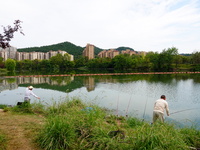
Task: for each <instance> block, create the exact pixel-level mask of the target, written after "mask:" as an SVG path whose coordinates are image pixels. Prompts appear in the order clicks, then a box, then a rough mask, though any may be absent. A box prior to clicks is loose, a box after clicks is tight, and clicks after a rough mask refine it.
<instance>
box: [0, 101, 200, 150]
mask: <svg viewBox="0 0 200 150" xmlns="http://www.w3.org/2000/svg"><path fill="white" fill-rule="evenodd" d="M4 111H5V112H4V113H10V114H19V115H21V116H23V115H26V116H27V115H29V118H32V117H33V118H36V117H34V116H40V118H42V123H41V122H40V124H38V125H34V126H37V128H32V132H31V133H29V134H31V136H32V140H33V141H32V142H33V143H35V144H36V145H37V146H38V149H46V150H52V149H79V150H81V149H82V150H84V149H105V150H106V149H107V150H110V149H119V150H124V149H137V150H140V149H141V150H143V149H148V150H151V149H165V150H171V149H180V150H181V149H182V150H186V149H191V148H199V147H200V131H199V130H197V129H195V128H193V127H188V128H177V127H175V125H174V124H172V123H164V124H163V123H159V122H157V123H155V124H153V125H151V124H150V123H149V122H145V121H143V120H139V119H137V118H133V117H123V116H116V115H113V113H112V111H110V110H107V109H105V108H100V107H98V106H96V105H94V104H85V103H83V102H82V101H81V100H79V99H78V98H74V99H72V100H65V101H62V102H52V104H49V105H47V104H46V105H44V104H42V103H34V104H22V105H19V106H14V107H13V108H9V107H4ZM35 122H37V121H35ZM29 126H33V125H31V124H29ZM29 126H26V128H29ZM34 130H36V131H34ZM0 133H1V132H0ZM1 139H2V140H3V141H4V140H7V143H9V139H6V137H5V135H3V134H0V143H1V141H2V140H1ZM5 143H6V142H5ZM0 146H2V145H1V144H0ZM3 146H5V145H3ZM7 146H8V145H7ZM0 149H1V147H0Z"/></svg>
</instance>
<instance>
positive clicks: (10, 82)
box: [0, 76, 74, 92]
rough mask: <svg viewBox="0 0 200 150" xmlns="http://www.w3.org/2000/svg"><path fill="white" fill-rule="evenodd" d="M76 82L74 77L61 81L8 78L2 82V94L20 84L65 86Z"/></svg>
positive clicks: (53, 79) (0, 88)
mask: <svg viewBox="0 0 200 150" xmlns="http://www.w3.org/2000/svg"><path fill="white" fill-rule="evenodd" d="M73 80H74V76H67V77H65V79H64V80H63V79H62V80H59V78H58V77H17V78H6V79H1V80H0V92H2V91H5V90H14V89H17V88H18V85H20V84H31V85H34V84H35V85H36V84H43V83H47V84H49V85H60V86H64V85H67V84H69V83H71V82H72V81H73Z"/></svg>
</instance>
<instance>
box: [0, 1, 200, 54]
mask: <svg viewBox="0 0 200 150" xmlns="http://www.w3.org/2000/svg"><path fill="white" fill-rule="evenodd" d="M0 5H1V7H0V25H1V26H7V25H11V26H13V22H14V20H17V19H19V20H21V21H23V23H22V24H21V25H22V28H23V32H24V34H25V36H23V35H21V34H20V33H15V36H14V38H13V39H12V41H11V43H10V44H11V45H12V46H15V47H17V48H26V47H35V46H45V45H51V44H57V43H61V42H65V41H68V42H71V43H73V44H75V45H78V46H82V47H84V46H86V44H87V43H90V44H93V45H95V46H97V47H99V48H102V49H109V48H117V47H120V46H126V47H131V48H133V49H135V50H136V51H147V52H148V51H154V52H162V50H163V49H167V48H171V47H173V46H174V47H176V48H178V52H179V53H193V52H195V51H200V0H4V1H1V4H0ZM0 33H2V27H1V28H0Z"/></svg>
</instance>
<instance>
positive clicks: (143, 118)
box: [142, 99, 147, 121]
mask: <svg viewBox="0 0 200 150" xmlns="http://www.w3.org/2000/svg"><path fill="white" fill-rule="evenodd" d="M146 107H147V99H146V103H145V107H144V113H143V119H142V121H144V116H145V114H146Z"/></svg>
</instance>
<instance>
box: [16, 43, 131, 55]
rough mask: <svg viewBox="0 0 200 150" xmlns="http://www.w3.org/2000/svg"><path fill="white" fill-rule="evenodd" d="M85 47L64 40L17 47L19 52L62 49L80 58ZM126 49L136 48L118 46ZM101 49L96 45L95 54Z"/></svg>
mask: <svg viewBox="0 0 200 150" xmlns="http://www.w3.org/2000/svg"><path fill="white" fill-rule="evenodd" d="M84 48H85V47H81V46H77V45H75V44H73V43H70V42H63V43H58V44H53V45H47V46H41V47H28V48H20V49H17V51H19V52H33V51H35V52H48V51H50V50H52V51H57V50H62V51H66V52H67V53H69V54H72V55H74V57H75V58H78V57H79V56H81V55H82V53H83V50H84ZM126 49H130V50H133V51H134V49H132V48H130V47H118V48H116V50H118V51H122V50H126ZM101 51H103V49H101V48H99V47H96V46H95V48H94V54H95V55H97V54H98V53H99V52H101Z"/></svg>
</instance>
